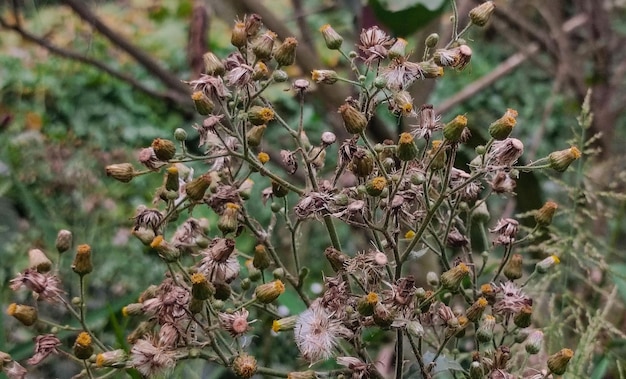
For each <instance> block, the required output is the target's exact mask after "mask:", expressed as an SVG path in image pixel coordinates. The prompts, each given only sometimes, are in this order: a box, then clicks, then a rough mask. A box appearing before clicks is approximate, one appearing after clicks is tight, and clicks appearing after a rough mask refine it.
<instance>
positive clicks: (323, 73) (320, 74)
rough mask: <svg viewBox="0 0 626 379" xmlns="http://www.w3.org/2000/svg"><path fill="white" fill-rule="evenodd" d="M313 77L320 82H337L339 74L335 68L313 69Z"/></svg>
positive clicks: (316, 81)
mask: <svg viewBox="0 0 626 379" xmlns="http://www.w3.org/2000/svg"><path fill="white" fill-rule="evenodd" d="M311 79H312V80H313V81H314V82H315V83H318V84H319V83H323V84H335V82H336V81H337V80H338V79H339V75H337V72H336V71H333V70H313V71H311Z"/></svg>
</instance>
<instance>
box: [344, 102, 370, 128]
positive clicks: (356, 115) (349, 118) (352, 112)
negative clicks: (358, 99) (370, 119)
mask: <svg viewBox="0 0 626 379" xmlns="http://www.w3.org/2000/svg"><path fill="white" fill-rule="evenodd" d="M339 113H340V114H341V118H342V119H343V124H344V126H345V127H346V131H347V132H348V133H350V134H359V133H361V132H363V131H364V130H365V127H366V126H367V118H366V117H365V115H364V114H363V113H361V112H359V111H358V110H357V109H356V108H355V107H353V106H352V105H350V104H348V103H345V104H343V105H342V106H340V107H339Z"/></svg>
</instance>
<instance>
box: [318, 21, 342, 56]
mask: <svg viewBox="0 0 626 379" xmlns="http://www.w3.org/2000/svg"><path fill="white" fill-rule="evenodd" d="M320 32H322V37H324V42H325V43H326V47H327V48H329V49H330V50H339V48H340V47H341V44H342V43H343V37H341V36H340V35H339V33H337V32H336V31H335V29H333V28H332V26H330V25H328V24H325V25H322V27H321V28H320Z"/></svg>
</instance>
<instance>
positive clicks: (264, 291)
mask: <svg viewBox="0 0 626 379" xmlns="http://www.w3.org/2000/svg"><path fill="white" fill-rule="evenodd" d="M283 292H285V285H284V284H283V282H281V281H280V280H278V279H277V280H275V281H273V282H269V283H265V284H261V285H259V286H258V287H257V288H256V290H255V291H254V293H255V295H256V298H257V300H258V301H259V302H261V303H263V304H269V303H271V302H272V301H274V300H276V299H277V298H278V296H280V295H282V293H283Z"/></svg>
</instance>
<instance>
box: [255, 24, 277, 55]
mask: <svg viewBox="0 0 626 379" xmlns="http://www.w3.org/2000/svg"><path fill="white" fill-rule="evenodd" d="M275 39H276V33H274V32H272V31H271V30H268V31H266V32H265V33H264V34H263V35H262V36H260V37H259V38H258V39H257V40H256V42H255V44H254V46H252V52H253V53H254V55H255V56H256V57H257V59H260V60H268V59H270V58H271V57H272V49H273V48H274V40H275Z"/></svg>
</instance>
